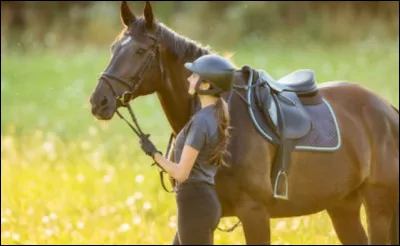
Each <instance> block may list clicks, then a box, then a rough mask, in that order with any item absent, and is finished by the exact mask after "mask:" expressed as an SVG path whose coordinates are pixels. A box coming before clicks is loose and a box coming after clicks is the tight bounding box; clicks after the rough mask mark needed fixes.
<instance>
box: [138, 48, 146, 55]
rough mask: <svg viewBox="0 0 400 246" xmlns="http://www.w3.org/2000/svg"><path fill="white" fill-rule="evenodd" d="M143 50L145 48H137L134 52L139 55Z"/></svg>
mask: <svg viewBox="0 0 400 246" xmlns="http://www.w3.org/2000/svg"><path fill="white" fill-rule="evenodd" d="M144 52H146V50H145V49H142V48H139V49H138V50H136V53H137V54H139V55H141V54H143V53H144Z"/></svg>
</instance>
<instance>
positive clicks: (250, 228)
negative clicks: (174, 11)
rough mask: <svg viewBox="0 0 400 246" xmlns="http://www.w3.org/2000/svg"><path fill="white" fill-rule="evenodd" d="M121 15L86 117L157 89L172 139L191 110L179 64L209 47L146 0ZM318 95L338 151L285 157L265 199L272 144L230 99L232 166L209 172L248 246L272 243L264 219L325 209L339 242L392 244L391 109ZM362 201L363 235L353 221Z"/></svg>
mask: <svg viewBox="0 0 400 246" xmlns="http://www.w3.org/2000/svg"><path fill="white" fill-rule="evenodd" d="M120 11H121V20H122V22H123V24H124V25H125V27H126V28H125V29H124V30H123V32H122V33H121V35H120V36H119V37H118V39H117V40H116V41H115V42H114V43H113V46H112V51H113V56H112V58H111V61H110V63H109V65H108V66H107V68H106V70H105V73H104V74H103V76H101V78H100V79H99V82H98V85H97V87H96V88H95V90H94V92H93V94H92V95H91V98H90V102H91V105H92V113H93V115H94V116H95V117H97V118H98V119H102V120H110V119H111V118H112V117H113V115H114V113H115V112H116V109H117V108H118V104H117V100H116V98H115V97H116V96H120V95H122V94H123V93H124V92H125V91H127V90H128V89H132V91H133V96H132V99H134V98H136V97H139V96H144V95H148V94H152V93H157V95H158V98H159V100H160V103H161V105H162V107H163V109H164V113H165V114H166V117H167V118H168V121H169V123H170V124H171V127H172V129H173V132H174V133H175V134H177V133H178V132H179V131H180V130H181V129H182V127H183V126H184V125H185V123H186V122H187V121H188V120H189V118H190V112H191V111H190V98H189V95H188V93H187V88H188V85H187V80H186V79H187V77H188V76H189V71H187V70H186V69H185V68H184V66H183V64H184V63H185V62H188V61H193V60H195V59H196V58H198V57H200V56H202V55H204V54H208V53H210V52H211V51H210V50H208V49H205V48H202V47H200V46H199V45H198V44H196V43H195V42H193V41H191V40H189V39H187V38H185V37H183V36H181V35H179V34H177V33H175V32H173V31H172V30H170V29H169V28H168V27H166V26H165V25H163V24H161V23H159V22H157V21H156V19H155V18H154V15H153V11H152V8H151V5H150V3H148V2H146V5H145V8H144V16H143V17H136V16H135V15H134V14H133V13H132V12H131V10H130V9H129V7H128V5H127V4H126V3H125V2H123V3H122V4H121V10H120ZM151 55H153V56H151ZM237 74H238V75H237V77H236V79H235V84H236V85H245V84H246V83H247V80H248V77H249V74H248V73H246V72H245V71H244V70H238V73H237ZM130 86H133V87H134V88H131V87H130ZM240 93H242V92H240ZM319 93H320V94H321V95H322V96H323V97H324V98H325V99H326V100H327V101H328V102H329V103H330V105H331V107H332V108H333V110H334V111H335V113H336V117H337V121H338V123H339V125H340V130H341V137H342V146H341V148H340V149H339V150H338V151H335V152H332V153H328V152H311V151H301V152H300V151H298V152H297V151H295V152H293V154H292V162H293V164H292V166H291V169H290V174H289V177H288V180H289V197H290V199H289V200H279V199H274V197H273V190H272V184H271V178H270V173H271V167H272V161H273V159H274V156H275V155H276V152H277V146H276V145H274V144H271V143H270V142H268V141H267V140H266V139H265V138H264V137H262V136H261V134H259V132H258V131H257V130H256V128H255V127H254V125H253V122H252V120H251V118H250V117H249V114H248V106H247V105H246V103H245V102H244V101H243V100H242V99H241V98H240V97H239V96H237V95H233V97H232V100H231V101H230V111H231V125H232V127H233V131H232V140H231V143H230V146H229V150H230V152H231V157H230V159H229V160H228V163H229V164H230V167H229V168H226V167H224V168H222V169H220V170H219V171H218V174H217V176H216V189H217V192H218V195H219V198H220V201H221V204H222V206H223V216H224V217H226V216H236V217H237V218H239V219H240V221H241V222H242V224H243V230H244V233H245V238H246V242H247V244H269V243H270V219H271V218H282V217H293V216H303V215H309V214H313V213H317V212H320V211H323V210H326V211H327V212H328V214H329V216H330V218H331V221H332V223H333V226H334V229H335V231H336V233H337V235H338V237H339V239H340V241H341V242H342V243H343V244H367V243H368V242H369V243H371V244H386V243H392V244H398V243H399V241H398V229H399V228H398V216H399V214H398V206H399V201H398V192H399V188H398V187H399V164H398V163H399V162H398V161H399V145H398V143H399V137H398V135H399V114H398V111H397V110H396V109H395V108H394V107H392V106H391V105H390V104H389V103H387V102H386V101H385V100H383V99H381V98H380V97H378V96H377V95H376V94H374V93H373V92H371V91H369V90H367V89H366V88H363V87H362V86H359V85H357V84H354V83H344V82H331V83H324V84H322V85H320V86H319ZM242 94H243V95H244V93H242ZM362 204H364V205H365V208H366V214H367V218H368V232H369V233H368V234H369V239H368V238H367V236H366V233H365V231H364V229H363V227H362V224H361V219H360V208H361V205H362ZM171 240H172V235H171Z"/></svg>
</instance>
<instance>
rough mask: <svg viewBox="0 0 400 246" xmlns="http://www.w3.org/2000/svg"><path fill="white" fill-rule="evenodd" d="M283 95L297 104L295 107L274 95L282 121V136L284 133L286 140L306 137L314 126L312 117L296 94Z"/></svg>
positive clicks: (285, 92)
mask: <svg viewBox="0 0 400 246" xmlns="http://www.w3.org/2000/svg"><path fill="white" fill-rule="evenodd" d="M281 94H282V96H284V97H286V98H289V99H290V101H292V102H294V103H295V105H292V104H290V103H287V101H286V100H283V99H282V98H281V97H279V96H277V95H274V96H275V98H276V102H277V106H278V116H280V119H281V120H282V129H281V134H282V133H283V135H284V138H286V139H298V138H301V137H304V136H305V135H306V134H307V133H308V132H309V131H310V129H311V126H312V121H311V118H310V116H309V115H308V113H307V111H306V109H305V108H304V106H303V104H302V103H301V102H300V100H299V98H298V96H297V95H296V93H295V92H288V91H283V92H281Z"/></svg>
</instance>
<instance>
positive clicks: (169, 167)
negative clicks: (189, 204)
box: [154, 144, 199, 183]
mask: <svg viewBox="0 0 400 246" xmlns="http://www.w3.org/2000/svg"><path fill="white" fill-rule="evenodd" d="M198 154H199V151H198V150H197V149H195V148H193V147H191V146H190V145H187V144H186V145H185V146H184V147H183V151H182V156H181V160H180V161H179V165H178V164H176V163H175V162H172V161H170V160H168V159H166V158H165V157H164V156H162V155H161V154H160V153H156V154H155V155H154V160H155V161H156V162H157V163H158V164H159V165H160V166H161V167H162V168H163V169H164V170H165V171H166V172H167V173H168V174H169V175H171V176H172V177H173V178H174V179H175V180H177V181H178V182H179V183H182V182H184V181H185V180H186V179H187V178H188V177H189V174H190V171H191V170H192V168H193V165H194V163H195V161H196V158H197V156H198Z"/></svg>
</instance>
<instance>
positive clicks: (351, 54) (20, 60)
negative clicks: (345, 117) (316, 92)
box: [1, 41, 399, 244]
mask: <svg viewBox="0 0 400 246" xmlns="http://www.w3.org/2000/svg"><path fill="white" fill-rule="evenodd" d="M294 42H295V41H294ZM293 47H295V46H293ZM293 47H280V46H279V44H263V43H251V44H250V43H249V44H247V43H244V44H242V48H240V47H239V48H238V50H235V51H236V53H235V56H234V60H235V62H236V63H237V65H240V66H241V65H244V64H247V65H251V66H254V67H257V68H261V67H262V68H264V69H266V70H267V71H268V72H269V73H270V74H271V75H273V76H275V77H280V76H283V75H285V74H286V73H289V72H291V71H292V70H296V69H299V68H311V69H313V70H314V71H315V72H316V75H317V79H318V82H319V83H321V82H323V81H332V80H350V81H354V82H357V83H360V84H362V85H363V86H365V87H367V88H370V89H371V90H373V91H375V92H376V93H378V94H379V95H381V96H383V97H384V98H386V99H387V100H389V101H390V102H392V103H393V105H395V106H396V107H398V99H399V95H398V89H399V70H398V69H399V55H398V42H393V43H384V44H382V43H373V42H370V43H367V42H366V43H365V44H360V45H357V46H351V47H320V46H316V45H310V46H307V47H305V46H304V47H296V48H293ZM1 56H2V57H1V112H2V115H1V163H2V164H1V225H2V226H1V242H2V244H31V243H36V244H50V243H55V244H79V243H84V244H88V243H92V244H169V243H171V242H172V239H173V236H174V233H175V229H176V224H175V222H176V217H175V215H176V206H175V199H174V196H173V195H171V194H167V193H165V192H164V190H163V189H162V188H161V186H160V183H159V178H158V172H157V171H156V169H155V168H153V167H150V164H151V160H150V159H149V158H148V157H147V156H145V155H144V154H143V153H142V151H141V150H140V148H139V145H138V142H137V138H136V136H135V135H133V133H131V130H130V129H129V128H128V126H127V125H126V124H125V123H124V122H123V121H121V120H119V119H118V118H116V119H113V120H112V121H109V122H99V121H97V120H95V119H94V117H93V116H92V115H91V114H90V109H89V104H88V97H89V95H90V93H91V91H92V90H93V89H94V87H95V86H96V83H97V76H98V75H99V73H100V72H102V71H103V69H104V68H105V66H106V65H107V63H108V58H109V52H108V50H107V49H106V48H105V49H102V50H99V49H94V48H92V49H90V48H89V49H84V48H82V49H81V50H68V49H64V50H62V49H60V50H58V51H54V50H53V51H36V52H29V53H23V54H22V53H20V52H16V51H10V50H5V51H3V52H2V55H1ZM132 106H133V108H134V110H135V111H136V113H137V117H138V119H139V123H140V124H141V125H143V128H144V129H143V130H144V131H145V132H150V133H151V134H152V139H153V140H154V142H155V144H156V146H158V148H160V149H162V150H164V149H165V147H166V144H167V140H168V137H169V133H170V126H169V125H168V123H167V120H166V117H165V116H164V114H163V112H162V111H161V108H160V105H159V102H158V100H157V98H156V97H155V96H154V95H152V96H148V97H143V98H139V99H137V100H136V101H135V102H134V103H132ZM124 113H125V112H124ZM235 222H236V219H234V218H225V219H223V220H222V221H221V224H220V226H221V227H225V228H226V227H228V226H229V225H231V224H233V223H235ZM363 222H364V224H365V217H364V216H363ZM271 226H272V242H273V244H285V243H286V244H318V243H320V244H339V241H338V239H337V237H336V235H335V233H334V231H333V227H332V226H331V223H330V220H329V217H328V216H327V215H326V213H325V212H322V213H318V214H314V215H311V216H303V217H298V218H287V219H274V220H272V225H271ZM244 242H245V241H244V236H243V232H242V229H241V227H239V228H238V229H236V230H235V231H234V232H232V233H224V232H219V231H217V232H216V234H215V243H216V244H243V243H244Z"/></svg>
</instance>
